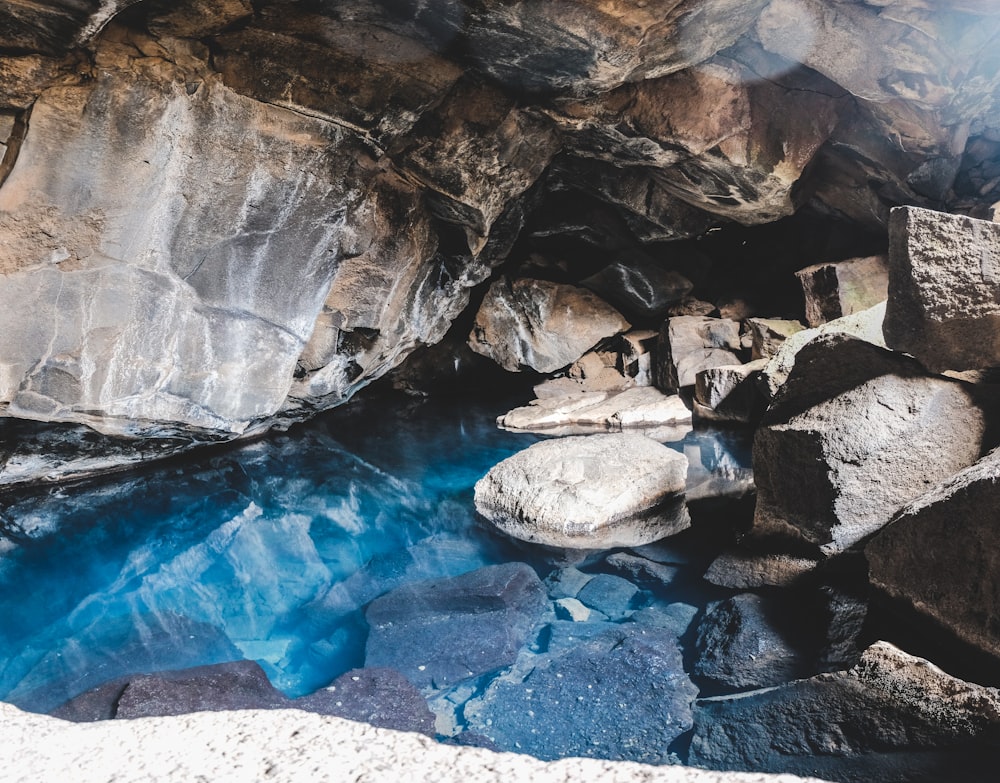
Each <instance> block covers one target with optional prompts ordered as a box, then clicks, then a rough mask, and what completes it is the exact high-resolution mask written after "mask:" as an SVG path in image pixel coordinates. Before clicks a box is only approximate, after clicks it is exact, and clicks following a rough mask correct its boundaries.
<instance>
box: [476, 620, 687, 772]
mask: <svg viewBox="0 0 1000 783" xmlns="http://www.w3.org/2000/svg"><path fill="white" fill-rule="evenodd" d="M524 665H525V666H528V665H529V664H528V662H526V661H525V662H524ZM696 693H697V690H696V689H695V687H694V686H693V685H692V684H691V681H690V680H689V679H688V677H687V675H686V674H684V671H683V666H682V661H681V653H680V647H679V645H678V644H677V641H676V639H675V638H674V637H672V636H671V635H670V634H669V633H666V632H664V631H661V630H657V629H655V628H651V627H647V626H641V625H638V624H634V623H629V624H626V625H622V626H617V627H615V626H612V628H611V630H608V631H606V632H605V633H603V634H601V635H599V636H597V637H595V638H592V639H589V640H586V641H580V642H579V643H577V644H576V645H575V646H573V647H570V648H569V649H567V650H560V651H559V652H557V653H555V654H549V655H539V656H536V657H535V658H534V660H533V661H532V662H531V663H530V668H529V669H528V672H527V673H522V672H521V671H520V670H513V671H511V672H510V673H508V674H506V675H502V676H500V677H498V678H496V679H495V680H494V681H493V682H491V683H490V684H489V686H488V687H487V688H486V690H485V692H484V693H483V695H482V696H480V697H477V698H475V699H473V700H472V701H470V702H469V704H468V705H467V706H466V708H465V715H466V718H467V720H468V721H469V727H470V728H471V729H472V730H473V731H476V732H479V733H482V734H485V735H486V736H488V737H490V738H491V739H492V740H494V741H495V742H498V743H500V744H502V745H504V746H506V747H518V748H519V749H520V750H521V751H522V752H526V753H530V754H532V755H534V756H537V757H540V758H552V757H553V756H554V755H555V754H556V751H555V750H554V749H555V748H557V747H559V748H563V749H564V750H563V751H562V752H563V753H566V754H568V755H572V756H584V757H586V756H601V757H608V758H616V759H631V760H636V761H640V760H641V761H646V762H652V763H664V762H668V761H670V760H671V758H672V757H671V754H670V751H669V745H670V743H671V741H672V740H673V739H674V738H676V737H677V736H679V735H680V734H682V733H683V732H684V731H686V730H687V729H689V728H690V726H691V719H690V705H691V701H692V700H693V699H694V697H695V695H696Z"/></svg>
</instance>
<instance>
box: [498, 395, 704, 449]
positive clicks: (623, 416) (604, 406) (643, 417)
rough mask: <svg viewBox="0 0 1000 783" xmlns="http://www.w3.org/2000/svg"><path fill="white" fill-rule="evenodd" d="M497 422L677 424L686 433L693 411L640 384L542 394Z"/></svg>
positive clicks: (592, 427) (570, 426)
mask: <svg viewBox="0 0 1000 783" xmlns="http://www.w3.org/2000/svg"><path fill="white" fill-rule="evenodd" d="M497 424H498V425H499V426H501V427H503V428H504V429H509V430H519V431H524V432H541V433H554V434H584V433H587V432H605V431H609V430H626V429H631V428H643V429H644V431H645V429H646V428H661V427H676V428H677V429H678V430H679V432H680V433H681V435H680V436H681V437H683V433H684V432H686V431H687V430H689V429H690V425H691V411H690V410H688V408H687V406H686V405H685V404H684V401H683V400H681V398H680V397H678V396H677V395H676V394H669V395H668V394H664V393H663V392H661V391H659V390H658V389H654V388H653V387H652V386H640V387H635V388H631V389H626V390H624V391H608V392H597V391H594V392H577V393H573V394H568V395H565V396H559V397H548V396H546V397H540V398H539V399H536V400H532V401H531V402H530V403H529V404H528V405H525V406H523V407H521V408H515V409H514V410H512V411H509V412H507V413H506V414H504V415H503V416H500V417H499V418H498V419H497Z"/></svg>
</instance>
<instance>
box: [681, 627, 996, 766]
mask: <svg viewBox="0 0 1000 783" xmlns="http://www.w3.org/2000/svg"><path fill="white" fill-rule="evenodd" d="M694 721H695V731H694V737H693V739H692V741H691V755H690V763H692V764H698V765H703V766H707V767H714V768H725V769H739V770H750V769H752V770H757V771H766V772H790V773H796V774H820V775H823V777H824V778H828V779H831V780H842V781H861V780H873V779H877V780H879V781H892V782H894V783H895V782H897V781H898V782H899V783H902V782H903V781H912V780H955V779H962V780H976V781H979V780H982V781H986V780H989V779H990V777H989V775H990V774H995V766H994V764H995V761H994V762H990V761H989V759H990V758H991V757H994V758H995V747H993V746H992V744H991V743H992V741H993V740H994V739H995V737H996V732H997V729H998V722H1000V694H998V692H997V691H996V690H995V689H993V688H985V687H982V686H979V685H973V684H971V683H967V682H963V681H962V680H959V679H957V678H955V677H951V676H950V675H948V674H946V673H945V672H943V671H941V670H940V669H938V668H937V667H936V666H934V665H933V664H931V663H929V662H927V661H925V660H923V659H921V658H915V657H913V656H911V655H907V654H906V653H904V652H902V651H900V650H898V649H897V648H895V647H893V646H892V645H890V644H888V643H886V642H877V643H876V644H874V645H872V646H871V647H869V648H868V649H867V650H866V651H865V653H864V655H863V656H862V658H861V662H860V663H859V664H858V665H857V666H855V667H854V668H853V669H851V670H850V671H844V672H836V673H834V674H820V675H817V676H816V677H812V678H810V679H807V680H800V681H798V682H793V683H789V684H788V685H783V686H779V687H777V688H769V689H766V690H761V691H753V692H750V693H745V694H739V695H736V696H727V697H719V698H714V699H702V700H700V701H698V702H697V703H696V705H695V716H694ZM737 726H738V727H739V730H738V731H734V730H733V729H734V727H737Z"/></svg>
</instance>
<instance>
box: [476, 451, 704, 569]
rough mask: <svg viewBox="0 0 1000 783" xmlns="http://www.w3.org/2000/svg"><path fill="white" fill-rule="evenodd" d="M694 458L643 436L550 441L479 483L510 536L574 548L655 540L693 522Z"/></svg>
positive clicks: (481, 504) (486, 509) (481, 505)
mask: <svg viewBox="0 0 1000 783" xmlns="http://www.w3.org/2000/svg"><path fill="white" fill-rule="evenodd" d="M686 476H687V459H686V458H685V457H684V456H683V455H682V454H679V453H677V452H676V451H673V450H671V449H669V448H667V447H666V446H663V445H662V444H659V443H657V442H656V441H654V440H651V439H649V438H647V437H645V436H643V435H636V434H630V433H629V434H626V433H622V434H610V435H584V436H574V437H567V438H559V439H556V440H546V441H542V442H540V443H536V444H534V445H533V446H529V447H528V448H527V449H524V450H523V451H520V452H518V453H517V454H515V455H513V456H512V457H508V458H507V459H505V460H504V461H503V462H500V463H499V464H497V465H495V466H494V467H493V468H491V469H490V471H489V473H487V474H486V476H484V477H483V478H482V479H480V480H479V481H478V482H477V483H476V487H475V503H476V510H477V511H478V512H479V513H480V514H482V515H483V516H484V517H486V519H488V520H489V521H490V522H492V523H493V524H494V525H496V526H497V527H498V528H499V529H500V530H502V531H504V532H505V533H507V534H508V535H511V536H514V537H515V538H520V539H523V540H525V541H531V542H534V543H540V544H547V545H549V546H556V547H565V548H569V549H607V548H612V547H617V546H637V545H639V544H645V543H649V542H651V541H655V540H657V539H660V538H664V537H665V536H668V535H672V534H673V533H677V532H680V531H681V530H684V529H685V528H687V527H688V526H689V525H690V519H689V517H688V514H687V509H686V507H685V505H684V498H683V495H682V494H680V493H683V491H684V486H685V480H686Z"/></svg>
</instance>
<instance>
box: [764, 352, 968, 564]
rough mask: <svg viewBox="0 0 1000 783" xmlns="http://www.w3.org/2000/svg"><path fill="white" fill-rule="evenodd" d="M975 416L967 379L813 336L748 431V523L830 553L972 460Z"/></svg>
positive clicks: (869, 530) (885, 520)
mask: <svg viewBox="0 0 1000 783" xmlns="http://www.w3.org/2000/svg"><path fill="white" fill-rule="evenodd" d="M986 424H987V422H986V415H985V413H984V411H983V410H982V408H981V407H980V406H979V404H978V403H977V401H976V399H975V397H974V395H973V393H972V390H971V387H970V386H968V385H967V384H964V383H962V382H959V381H955V380H951V379H947V378H941V377H929V376H927V375H925V374H924V372H923V370H922V368H921V367H920V366H919V364H917V363H916V362H915V361H914V360H912V359H910V358H908V357H905V356H902V355H899V354H894V353H892V352H890V351H886V350H884V349H881V348H878V347H876V346H873V345H871V344H870V343H867V342H865V341H863V340H857V339H854V338H851V337H848V336H846V335H838V334H827V335H822V336H820V337H817V338H815V339H813V340H812V341H811V342H810V343H808V344H807V345H806V346H805V347H804V348H802V349H801V350H800V351H799V352H798V355H797V357H796V362H795V367H794V369H793V370H792V373H791V375H789V377H788V380H787V382H786V383H785V385H784V387H783V388H782V390H781V393H780V394H779V396H778V397H777V398H776V400H775V401H774V402H773V403H772V405H771V408H770V409H769V410H768V412H767V414H766V415H765V416H764V418H763V420H762V424H761V427H760V429H759V430H758V431H757V434H756V436H755V439H754V476H755V479H756V482H757V491H758V495H757V507H756V511H755V515H754V528H755V530H756V531H757V532H764V531H780V530H783V529H788V528H791V529H793V530H794V531H796V532H797V533H798V534H799V535H801V536H802V537H803V538H805V539H806V540H807V541H810V542H812V543H813V544H816V545H818V546H820V547H821V548H822V549H823V550H824V551H826V552H827V553H833V552H839V551H842V550H844V549H846V548H848V547H850V546H851V545H853V544H855V543H857V542H858V541H860V540H861V539H863V538H865V537H866V536H868V535H871V534H872V533H874V532H876V531H877V530H878V529H879V528H881V527H883V526H884V525H885V524H886V523H888V522H889V520H890V519H891V518H892V517H893V515H894V514H895V513H896V512H897V511H898V510H899V509H900V508H901V507H902V506H903V505H905V504H906V503H907V502H909V501H910V500H912V499H914V498H915V497H918V496H919V495H921V494H923V493H924V492H925V491H926V490H927V487H928V486H933V485H935V484H937V483H940V482H941V481H944V480H945V479H947V478H948V477H949V476H950V475H951V474H953V473H955V472H956V471H958V470H961V469H962V468H965V467H967V466H969V465H971V464H972V463H973V462H975V461H976V460H977V459H978V458H979V456H980V454H981V451H982V448H983V446H982V441H983V436H984V435H985V433H986Z"/></svg>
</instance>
